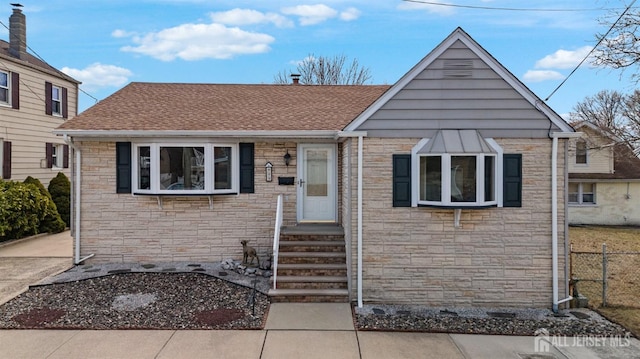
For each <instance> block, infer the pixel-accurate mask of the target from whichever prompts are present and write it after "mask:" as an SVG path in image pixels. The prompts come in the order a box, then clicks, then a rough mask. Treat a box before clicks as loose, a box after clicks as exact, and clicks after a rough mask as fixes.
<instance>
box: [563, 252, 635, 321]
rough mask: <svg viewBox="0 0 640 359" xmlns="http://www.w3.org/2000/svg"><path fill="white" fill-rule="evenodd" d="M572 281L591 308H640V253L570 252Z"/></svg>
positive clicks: (574, 288) (574, 287)
mask: <svg viewBox="0 0 640 359" xmlns="http://www.w3.org/2000/svg"><path fill="white" fill-rule="evenodd" d="M571 278H572V284H573V290H574V292H573V294H575V291H576V290H577V292H578V293H580V294H582V295H584V296H585V297H587V298H588V299H589V305H591V306H594V307H600V306H602V307H607V306H623V307H635V308H640V252H607V246H606V245H603V246H602V252H600V253H597V252H574V251H571Z"/></svg>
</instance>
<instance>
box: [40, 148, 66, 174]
mask: <svg viewBox="0 0 640 359" xmlns="http://www.w3.org/2000/svg"><path fill="white" fill-rule="evenodd" d="M45 155H46V161H47V168H55V169H59V168H68V167H69V146H68V145H60V144H55V143H46V144H45Z"/></svg>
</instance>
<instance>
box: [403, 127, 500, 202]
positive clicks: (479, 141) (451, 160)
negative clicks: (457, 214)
mask: <svg viewBox="0 0 640 359" xmlns="http://www.w3.org/2000/svg"><path fill="white" fill-rule="evenodd" d="M448 150H450V151H451V152H447V151H448ZM501 156H502V149H501V148H500V146H498V144H497V143H495V141H493V140H491V139H483V138H481V137H479V135H478V133H477V131H473V130H446V131H445V130H443V131H439V132H438V134H436V135H435V136H434V137H433V138H431V139H423V140H422V141H420V142H419V143H418V144H417V145H416V146H415V147H414V149H413V151H412V166H413V170H412V176H413V177H414V178H413V179H412V181H411V182H412V183H413V188H412V197H413V200H412V203H413V205H414V206H416V205H427V206H438V207H484V206H494V205H499V203H500V198H498V196H497V193H500V189H501V188H500V187H501V186H500V184H501V183H502V181H501V176H502V171H500V168H501V166H500V165H499V163H501V160H502V158H501Z"/></svg>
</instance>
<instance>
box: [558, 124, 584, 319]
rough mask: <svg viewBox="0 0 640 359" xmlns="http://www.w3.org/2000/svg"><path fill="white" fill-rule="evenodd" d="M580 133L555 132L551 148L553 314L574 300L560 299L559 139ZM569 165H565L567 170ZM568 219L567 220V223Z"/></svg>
mask: <svg viewBox="0 0 640 359" xmlns="http://www.w3.org/2000/svg"><path fill="white" fill-rule="evenodd" d="M580 135H581V133H579V132H569V133H565V132H554V133H553V134H552V140H553V144H552V147H551V272H552V273H551V278H552V283H551V284H552V290H553V308H552V309H553V312H554V313H556V312H558V305H559V304H561V303H564V302H566V301H569V300H571V299H573V298H572V297H571V296H569V297H567V298H565V299H562V300H559V299H558V138H572V137H580ZM566 169H567V164H566V163H565V170H566ZM566 220H567V219H566V218H565V221H566ZM565 240H566V238H565Z"/></svg>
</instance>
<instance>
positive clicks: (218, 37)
mask: <svg viewBox="0 0 640 359" xmlns="http://www.w3.org/2000/svg"><path fill="white" fill-rule="evenodd" d="M132 40H133V42H134V43H135V44H136V46H125V47H123V48H121V50H122V51H128V52H134V53H138V54H142V55H148V56H151V57H154V58H156V59H159V60H162V61H173V60H175V59H176V58H180V59H183V60H186V61H194V60H202V59H207V58H209V59H229V58H233V57H234V56H236V55H244V54H258V53H264V52H267V51H269V50H270V49H271V48H270V47H269V44H271V43H272V42H273V41H274V40H275V39H274V38H273V37H272V36H270V35H267V34H261V33H255V32H249V31H244V30H241V29H239V28H237V27H231V28H230V27H226V26H224V25H221V24H183V25H179V26H176V27H172V28H168V29H164V30H161V31H158V32H151V33H148V34H146V35H144V36H134V37H133V38H132Z"/></svg>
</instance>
